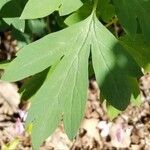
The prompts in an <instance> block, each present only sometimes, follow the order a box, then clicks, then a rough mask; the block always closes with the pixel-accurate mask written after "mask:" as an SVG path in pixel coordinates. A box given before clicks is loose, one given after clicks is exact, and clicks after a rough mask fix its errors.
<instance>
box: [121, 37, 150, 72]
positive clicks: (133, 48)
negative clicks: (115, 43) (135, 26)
mask: <svg viewBox="0 0 150 150" xmlns="http://www.w3.org/2000/svg"><path fill="white" fill-rule="evenodd" d="M120 40H121V43H122V44H123V45H124V46H125V47H126V50H127V51H128V52H129V53H130V54H131V55H132V57H133V58H134V59H135V60H136V62H137V63H138V64H139V65H140V66H141V67H143V68H144V70H145V71H146V72H150V44H148V43H147V42H145V41H144V40H143V36H142V35H136V36H135V38H130V37H129V36H123V37H121V38H120Z"/></svg>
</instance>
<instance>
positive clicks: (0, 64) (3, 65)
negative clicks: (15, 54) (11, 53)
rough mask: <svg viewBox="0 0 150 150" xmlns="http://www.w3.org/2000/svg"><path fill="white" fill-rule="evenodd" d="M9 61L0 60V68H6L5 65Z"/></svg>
mask: <svg viewBox="0 0 150 150" xmlns="http://www.w3.org/2000/svg"><path fill="white" fill-rule="evenodd" d="M9 63H10V62H9V61H2V62H0V69H6V67H7V66H8V65H9Z"/></svg>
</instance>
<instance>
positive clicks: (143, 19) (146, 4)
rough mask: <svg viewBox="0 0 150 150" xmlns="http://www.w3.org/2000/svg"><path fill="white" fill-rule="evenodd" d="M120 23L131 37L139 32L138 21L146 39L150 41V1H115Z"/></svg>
mask: <svg viewBox="0 0 150 150" xmlns="http://www.w3.org/2000/svg"><path fill="white" fill-rule="evenodd" d="M113 2H114V4H115V7H116V11H117V15H118V17H119V21H120V22H121V23H122V25H123V27H124V28H125V30H126V31H127V33H128V34H129V35H131V36H132V37H134V36H135V34H136V32H137V26H138V23H137V19H138V21H139V24H140V26H141V29H142V31H143V34H144V37H145V39H147V40H148V41H149V40H150V28H149V24H150V15H149V10H150V0H132V1H131V0H113Z"/></svg>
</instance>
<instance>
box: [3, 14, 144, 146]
mask: <svg viewBox="0 0 150 150" xmlns="http://www.w3.org/2000/svg"><path fill="white" fill-rule="evenodd" d="M90 50H91V52H92V61H93V67H94V71H95V74H96V79H97V81H98V83H99V85H100V88H101V91H102V95H104V98H107V99H108V101H109V103H110V104H111V105H113V106H114V107H116V108H118V109H124V108H125V107H126V106H127V104H128V102H129V101H128V100H130V96H131V94H132V90H130V89H131V86H130V84H129V81H128V76H133V77H139V76H140V75H141V74H142V73H141V71H140V68H139V66H138V65H137V64H136V63H135V61H134V60H133V59H132V57H131V56H130V55H129V54H128V53H127V52H126V51H125V50H124V48H123V47H122V46H121V45H120V43H119V42H118V40H117V39H116V38H115V37H114V36H113V34H111V33H110V32H109V31H108V30H107V28H105V27H104V26H103V25H102V24H101V23H100V22H99V21H98V19H97V17H96V15H95V13H94V11H93V13H92V14H91V15H90V16H89V17H88V18H87V19H85V20H84V21H81V22H79V23H77V24H74V25H72V26H70V27H68V28H66V29H64V30H61V31H59V32H56V33H52V34H50V35H47V36H46V37H44V38H42V39H40V40H39V41H36V42H34V43H32V44H29V45H28V46H26V47H25V48H23V50H21V51H20V52H19V53H18V55H17V58H16V59H15V60H14V61H12V63H11V64H10V65H9V67H8V68H7V69H6V72H5V74H4V77H3V79H7V80H11V81H16V80H19V79H22V78H25V77H27V76H30V75H33V74H35V73H38V72H40V71H42V70H44V69H46V68H47V67H49V66H53V65H54V64H55V63H56V62H57V61H59V60H60V62H59V63H58V64H57V65H56V66H54V68H53V67H52V68H53V69H52V70H51V69H50V72H49V74H48V75H47V77H46V79H45V80H44V83H43V85H42V86H41V87H40V88H39V90H38V91H37V93H36V94H35V95H34V96H33V97H32V106H31V109H30V111H29V114H28V122H33V133H32V142H33V146H34V148H35V149H38V147H39V146H40V144H41V143H42V142H43V140H44V139H45V138H47V137H48V136H49V135H50V134H51V133H52V132H53V131H54V129H55V128H56V126H57V125H58V124H59V122H60V120H61V116H62V115H63V121H64V127H65V132H66V133H67V135H68V136H69V138H70V139H73V138H74V137H75V134H76V132H77V130H78V129H79V126H80V123H81V120H82V118H83V115H84V110H85V104H86V98H87V88H88V58H89V54H90ZM33 56H34V57H33ZM29 60H30V61H29ZM14 70H15V71H14Z"/></svg>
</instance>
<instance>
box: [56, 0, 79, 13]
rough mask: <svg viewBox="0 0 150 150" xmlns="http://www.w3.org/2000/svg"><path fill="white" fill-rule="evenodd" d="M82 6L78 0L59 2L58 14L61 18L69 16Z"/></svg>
mask: <svg viewBox="0 0 150 150" xmlns="http://www.w3.org/2000/svg"><path fill="white" fill-rule="evenodd" d="M81 6H82V2H81V1H80V0H76V1H74V0H69V1H68V0H61V6H60V9H59V14H60V15H61V16H63V15H67V14H70V13H71V12H74V11H76V10H77V9H79V8H80V7H81Z"/></svg>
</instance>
